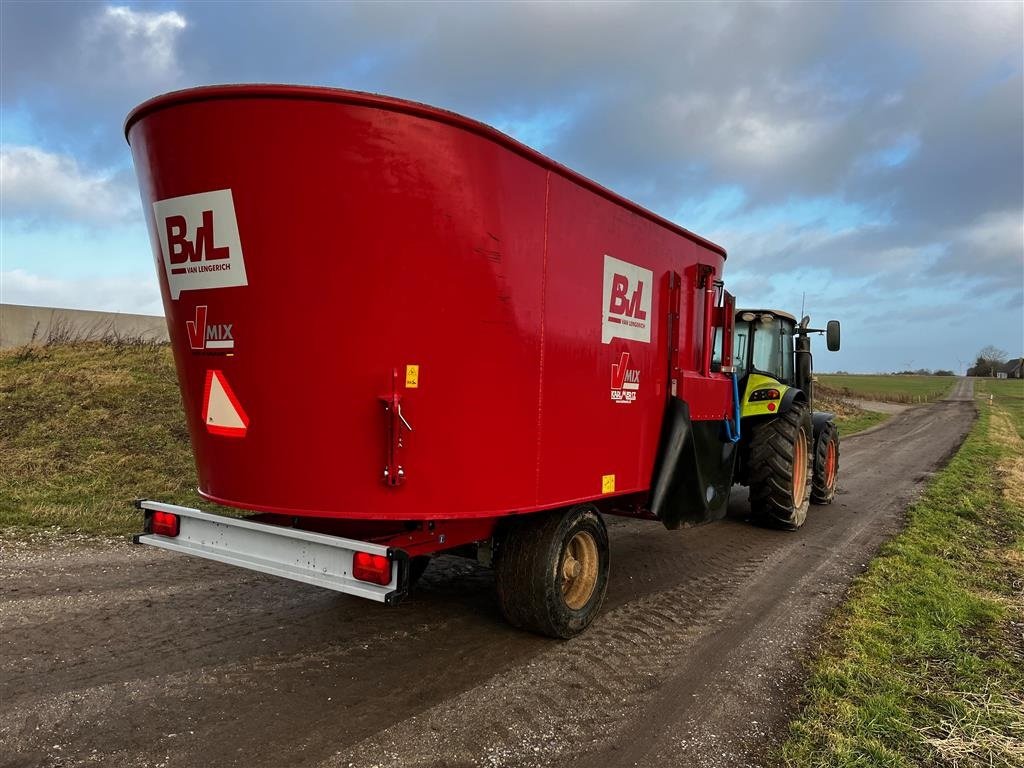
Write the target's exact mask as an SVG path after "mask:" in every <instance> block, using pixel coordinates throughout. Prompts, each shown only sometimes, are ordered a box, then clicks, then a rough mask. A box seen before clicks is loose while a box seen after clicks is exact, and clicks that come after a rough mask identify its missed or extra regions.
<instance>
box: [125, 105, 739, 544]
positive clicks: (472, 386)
mask: <svg viewBox="0 0 1024 768" xmlns="http://www.w3.org/2000/svg"><path fill="white" fill-rule="evenodd" d="M126 133H127V136H128V139H129V142H130V144H131V147H132V153H133V156H134V160H135V166H136V169H137V172H138V176H139V181H140V187H141V191H142V198H143V202H144V207H145V210H146V214H147V218H148V225H149V228H150V234H151V238H152V241H153V246H154V255H155V259H156V264H157V271H158V274H159V276H160V281H161V287H162V290H163V301H164V308H165V311H166V315H167V320H168V326H169V329H170V335H171V341H172V344H173V348H174V355H175V360H176V364H177V370H178V376H179V381H180V385H181V391H182V396H183V400H184V407H185V412H186V414H187V418H188V423H189V429H190V433H191V436H192V444H193V447H194V451H195V457H196V466H197V468H198V472H199V483H200V491H201V493H202V494H203V495H204V496H206V497H207V498H210V499H212V500H215V501H218V502H222V503H224V504H228V505H232V506H237V507H242V508H250V509H257V510H263V511H268V512H275V513H279V514H287V515H295V516H300V517H316V518H337V519H342V520H350V521H351V520H381V521H382V520H391V521H394V520H437V521H444V520H448V521H452V520H465V519H480V518H487V519H496V518H498V517H500V516H503V515H509V514H515V513H522V512H529V511H534V510H540V509H546V508H554V507H561V506H564V505H568V504H571V503H573V502H581V501H590V500H600V499H613V498H614V499H618V500H619V501H620V502H621V503H620V504H618V506H619V507H620V508H621V509H622V510H627V511H632V512H633V513H636V512H638V511H639V510H640V509H641V508H642V505H643V499H644V497H645V494H646V492H647V490H648V488H649V486H650V483H651V474H652V467H653V464H654V461H655V454H656V451H657V448H658V440H659V434H660V430H661V425H662V419H663V415H664V412H665V405H666V400H667V396H668V392H669V391H670V390H671V389H672V388H673V379H674V380H675V382H676V383H675V388H676V390H677V392H678V395H679V396H680V397H682V398H684V399H685V400H686V401H687V402H688V403H689V406H690V409H691V412H692V416H693V419H694V420H695V421H696V420H712V419H724V418H726V417H727V416H729V415H731V410H732V407H731V396H732V390H731V383H730V381H729V379H728V377H726V376H723V375H721V374H718V373H709V372H708V368H709V363H708V361H709V359H710V353H709V350H706V349H705V346H706V344H707V342H706V339H708V338H710V334H707V333H705V325H706V322H707V319H708V318H710V317H711V315H712V313H711V312H710V307H706V306H705V304H706V302H707V301H709V298H713V296H714V291H712V290H710V287H711V285H710V282H709V281H710V280H720V279H721V275H722V267H723V264H724V260H725V253H724V251H723V250H722V249H721V248H719V247H718V246H715V245H714V244H712V243H710V242H708V241H706V240H703V239H702V238H699V237H697V236H695V235H693V234H691V233H689V232H687V231H686V230H683V229H681V228H679V227H677V226H675V225H673V224H671V223H669V222H667V221H665V220H663V219H660V218H658V217H657V216H655V215H654V214H651V213H649V212H647V211H645V210H644V209H642V208H640V207H638V206H636V205H634V204H632V203H630V202H628V201H626V200H624V199H622V198H620V197H618V196H616V195H614V194H613V193H611V192H609V191H607V190H605V189H603V188H601V187H599V186H598V185H596V184H594V183H593V182H590V181H588V180H586V179H584V178H583V177H581V176H579V175H577V174H575V173H573V172H571V171H569V170H568V169H566V168H564V167H562V166H559V165H557V164H556V163H554V162H552V161H551V160H549V159H547V158H545V157H543V156H542V155H539V154H538V153H536V152H534V151H532V150H530V149H529V148H527V147H525V146H523V145H521V144H518V143H516V142H515V141H513V140H511V139H510V138H508V137H506V136H504V135H503V134H500V133H498V132H497V131H494V130H493V129H491V128H488V127H487V126H485V125H482V124H480V123H476V122H474V121H471V120H468V119H466V118H463V117H460V116H458V115H454V114H452V113H448V112H444V111H441V110H437V109H433V108H430V107H426V106H423V105H418V104H412V103H409V102H404V101H398V100H394V99H389V98H384V97H379V96H370V95H367V94H357V93H352V92H346V91H336V90H329V89H319V88H302V87H286V86H224V87H213V88H203V89H195V90H191V91H184V92H180V93H175V94H169V95H166V96H162V97H159V98H157V99H154V100H152V101H150V102H147V103H145V104H143V105H141V106H140V107H139V108H137V109H136V110H135V111H134V112H132V114H131V115H130V116H129V117H128V121H127V124H126ZM223 190H230V194H228V195H227V196H225V195H223V194H221V195H219V196H217V195H214V196H208V195H206V193H212V192H217V191H223ZM188 196H197V197H195V198H191V197H188ZM178 198H184V200H183V201H176V200H177V199H178ZM154 204H156V205H154ZM228 208H230V209H231V211H230V212H229V211H228ZM232 216H233V218H234V220H235V224H236V226H237V236H236V235H235V233H234V229H235V227H233V226H231V222H229V221H228V219H230V218H231V217H232ZM243 254H244V255H243ZM623 263H624V264H625V266H624V267H623V266H622V264H623ZM243 264H244V272H243V271H242V265H243ZM224 265H227V266H224ZM222 267H223V268H222ZM172 270H178V271H177V272H173V271H172ZM189 270H193V271H191V272H190V271H189ZM200 270H207V271H205V272H203V271H200ZM218 270H219V271H218ZM623 270H624V271H625V272H626V274H621V273H622V272H623ZM670 273H677V275H678V276H680V277H681V281H679V286H678V289H677V290H675V291H672V290H669V288H668V287H667V286H668V285H669V282H668V281H669V275H670ZM218 275H219V277H217V276H218ZM225 275H226V277H225ZM702 275H703V276H704V277H706V278H707V279H705V280H702ZM172 279H173V280H174V281H179V282H173V283H172ZM217 280H221V281H222V282H221V283H217ZM181 281H184V282H181ZM640 283H644V285H642V287H640ZM702 283H703V284H702ZM207 284H209V287H206V286H207ZM638 288H639V290H640V292H639V294H638V293H637V291H638ZM175 293H177V295H176V296H175V295H174V294H175ZM645 307H646V310H645ZM673 314H677V315H678V322H673V321H672V319H671V316H672V315H673ZM211 328H213V329H214V330H212V331H211V330H210V329H211ZM204 329H205V332H204ZM672 329H675V330H674V331H673V330H672ZM618 334H623V335H626V336H630V335H632V336H633V337H634V338H622V337H621V336H620V335H618ZM645 334H646V336H647V337H648V340H645V339H644V338H642V337H643V336H644V335H645ZM670 336H671V337H672V338H670ZM211 342H213V343H212V344H211ZM229 342H230V343H229ZM410 366H417V368H411V367H410ZM218 398H219V399H218ZM216 403H220V405H217V404H216ZM218 409H219V410H218ZM225 413H226V414H227V415H225ZM385 470H387V473H385ZM385 474H386V476H385ZM610 506H615V504H614V503H612V504H610ZM477 527H479V526H475V525H474V526H472V528H473V530H474V533H473V536H475V537H478V536H477V533H476V532H475V531H476V528H477ZM438 548H441V547H438Z"/></svg>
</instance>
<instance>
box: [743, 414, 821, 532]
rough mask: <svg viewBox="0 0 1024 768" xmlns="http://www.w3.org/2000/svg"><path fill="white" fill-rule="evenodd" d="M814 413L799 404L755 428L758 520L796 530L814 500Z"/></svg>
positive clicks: (753, 485) (753, 478)
mask: <svg viewBox="0 0 1024 768" xmlns="http://www.w3.org/2000/svg"><path fill="white" fill-rule="evenodd" d="M810 446H811V413H810V410H809V409H808V407H807V404H806V403H801V402H796V403H793V405H792V407H791V408H790V409H789V411H787V412H786V413H784V414H782V415H780V416H776V417H775V418H774V419H772V420H771V421H765V422H761V423H760V424H758V425H757V426H756V427H754V430H753V434H752V437H751V441H750V470H749V474H750V508H751V511H752V512H753V514H754V517H755V519H757V520H759V521H761V522H766V523H771V524H774V525H778V526H781V527H783V528H789V529H790V530H796V529H797V528H799V527H800V526H801V525H803V524H804V521H805V520H806V519H807V506H808V504H809V503H810V500H811V451H810Z"/></svg>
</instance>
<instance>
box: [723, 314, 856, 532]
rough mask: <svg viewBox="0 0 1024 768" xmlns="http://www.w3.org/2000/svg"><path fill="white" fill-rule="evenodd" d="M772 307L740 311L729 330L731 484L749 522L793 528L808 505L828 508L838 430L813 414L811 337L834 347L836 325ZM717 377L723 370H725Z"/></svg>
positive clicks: (804, 516) (836, 464) (802, 518)
mask: <svg viewBox="0 0 1024 768" xmlns="http://www.w3.org/2000/svg"><path fill="white" fill-rule="evenodd" d="M809 326H810V318H809V317H804V318H803V320H801V321H800V322H799V323H797V321H796V318H795V317H793V316H792V315H790V314H788V313H786V312H780V311H779V310H774V309H741V310H739V311H737V312H736V315H735V325H734V330H733V369H734V370H733V371H732V373H733V374H734V376H735V379H736V383H737V398H738V400H739V403H738V406H739V407H738V411H739V417H740V418H739V421H740V438H739V454H738V465H737V470H736V475H735V479H736V481H737V482H738V483H739V484H741V485H746V486H748V487H749V489H750V507H751V512H752V515H753V518H754V520H755V521H757V522H760V523H764V524H769V525H773V526H778V527H782V528H787V529H791V530H795V529H797V528H799V527H800V526H801V525H803V523H804V521H805V520H806V519H807V508H808V504H809V503H814V504H831V503H832V500H833V499H834V498H835V493H836V478H837V476H838V470H839V428H838V426H837V425H836V423H835V416H834V415H833V414H831V413H824V412H818V411H815V410H814V375H813V367H812V359H811V340H810V335H811V334H812V333H817V334H821V333H824V334H825V337H826V346H827V347H828V349H829V351H833V352H834V351H836V350H838V349H839V321H837V320H830V321H829V322H828V323H827V325H826V327H825V328H824V329H820V328H811V327H809ZM723 372H728V371H724V370H723Z"/></svg>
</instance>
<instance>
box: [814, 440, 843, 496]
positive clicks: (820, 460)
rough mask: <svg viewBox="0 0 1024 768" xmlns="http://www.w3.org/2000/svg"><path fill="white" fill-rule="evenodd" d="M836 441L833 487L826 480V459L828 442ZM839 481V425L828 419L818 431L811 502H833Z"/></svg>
mask: <svg viewBox="0 0 1024 768" xmlns="http://www.w3.org/2000/svg"><path fill="white" fill-rule="evenodd" d="M833 441H834V442H835V446H836V465H835V471H834V473H833V475H832V487H831V488H829V487H828V484H827V483H826V482H825V459H826V457H827V456H828V444H829V443H830V442H833ZM838 483H839V427H837V426H836V423H835V422H834V421H827V422H825V425H824V426H823V427H822V428H821V432H820V433H818V438H817V440H816V441H815V444H814V471H813V472H812V473H811V503H812V504H831V503H832V501H833V499H835V497H836V485H838Z"/></svg>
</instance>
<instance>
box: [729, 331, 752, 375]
mask: <svg viewBox="0 0 1024 768" xmlns="http://www.w3.org/2000/svg"><path fill="white" fill-rule="evenodd" d="M749 339H750V324H749V323H747V322H746V321H743V320H737V321H736V329H735V331H734V333H733V343H732V361H733V365H735V366H736V370H737V371H746V370H747V341H748V340H749Z"/></svg>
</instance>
